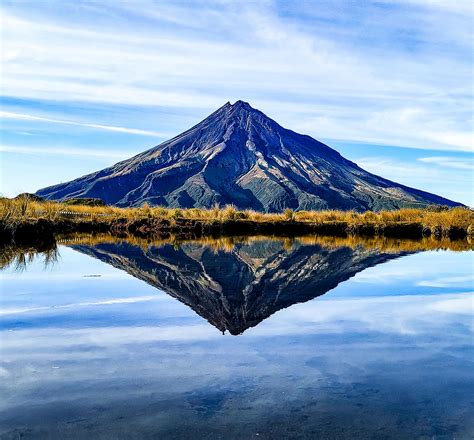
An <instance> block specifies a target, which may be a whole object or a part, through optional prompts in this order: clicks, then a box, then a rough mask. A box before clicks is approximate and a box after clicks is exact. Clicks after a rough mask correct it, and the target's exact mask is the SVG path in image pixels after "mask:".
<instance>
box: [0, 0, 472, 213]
mask: <svg viewBox="0 0 474 440" xmlns="http://www.w3.org/2000/svg"><path fill="white" fill-rule="evenodd" d="M473 8H474V6H473V4H472V2H471V1H464V0H459V1H455V0H453V1H450V2H447V1H444V0H394V1H388V0H378V1H369V0H368V1H364V2H360V1H356V0H355V1H350V0H347V1H344V0H339V1H326V0H322V1H304V0H303V1H265V0H263V1H258V2H252V1H246V2H239V1H224V0H211V1H201V2H194V1H167V0H163V1H161V0H160V1H156V0H155V1H153V0H136V1H133V2H131V1H117V0H100V1H99V0H97V1H94V0H89V1H81V0H71V1H69V0H62V1H57V0H56V1H48V0H35V1H24V0H15V1H10V0H2V2H1V3H0V26H1V31H0V32H1V33H0V36H1V42H0V44H1V47H0V53H1V63H0V68H1V71H0V99H1V104H0V129H1V135H0V172H1V176H0V193H1V194H3V195H6V196H14V195H16V194H18V193H20V192H24V191H28V192H35V191H36V190H38V189H40V188H42V187H45V186H48V185H52V184H56V183H60V182H65V181H68V180H71V179H73V178H76V177H79V176H82V175H84V174H87V173H89V172H92V171H96V170H99V169H102V168H105V167H106V166H109V165H112V164H114V163H116V162H118V161H119V160H121V159H125V158H127V157H130V156H132V155H134V154H137V153H139V152H141V151H144V150H146V149H148V148H151V147H153V146H155V145H157V144H159V143H161V142H163V141H165V140H167V139H169V138H171V137H173V136H175V135H177V134H179V133H181V132H182V131H184V130H186V129H187V128H189V127H191V126H192V125H195V124H196V123H198V122H199V121H200V120H202V119H203V118H204V117H206V116H207V115H208V114H210V113H211V112H213V111H214V110H216V109H217V108H219V107H220V106H222V105H224V104H225V103H226V102H227V101H230V102H234V101H236V100H238V99H242V100H244V101H247V102H249V103H250V104H251V105H252V106H253V107H255V108H258V109H260V110H262V111H263V112H264V113H266V114H267V115H268V116H270V117H271V118H273V119H275V120H276V121H277V122H279V123H280V124H281V125H283V126H284V127H287V128H290V129H292V130H294V131H297V132H300V133H304V134H308V135H310V136H312V137H314V138H316V139H318V140H320V141H322V142H325V143H327V144H328V145H330V146H331V147H333V148H335V149H336V150H338V151H339V152H340V153H341V154H343V155H344V156H345V157H347V158H348V159H350V160H353V161H355V162H356V163H358V164H359V165H360V166H362V167H363V168H365V169H367V170H368V171H371V172H374V173H376V174H379V175H381V176H383V177H386V178H389V179H391V180H395V181H397V182H399V183H403V184H406V185H409V186H413V187H416V188H419V189H423V190H426V191H430V192H433V193H436V194H439V195H442V196H444V197H447V198H450V199H453V200H456V201H459V202H463V203H465V204H468V205H470V206H474V161H473V131H472V130H473V125H472V124H473V100H472V98H473V90H474V82H473V40H474V39H473V32H474V31H473V26H472V23H473V19H474V11H473Z"/></svg>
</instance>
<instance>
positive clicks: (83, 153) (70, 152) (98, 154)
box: [0, 145, 132, 160]
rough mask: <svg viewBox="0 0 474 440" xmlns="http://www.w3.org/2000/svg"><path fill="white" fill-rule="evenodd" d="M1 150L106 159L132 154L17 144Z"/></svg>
mask: <svg viewBox="0 0 474 440" xmlns="http://www.w3.org/2000/svg"><path fill="white" fill-rule="evenodd" d="M0 152H3V153H15V154H40V155H43V154H48V155H54V156H78V157H87V158H91V159H93V158H104V159H115V160H120V159H126V158H128V157H131V156H132V154H130V153H127V152H120V151H110V150H101V149H99V148H90V149H89V148H75V147H61V148H55V147H51V148H49V147H27V146H16V145H0Z"/></svg>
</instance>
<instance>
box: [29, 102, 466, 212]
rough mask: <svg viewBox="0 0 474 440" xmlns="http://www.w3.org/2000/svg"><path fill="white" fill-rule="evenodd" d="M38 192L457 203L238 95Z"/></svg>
mask: <svg viewBox="0 0 474 440" xmlns="http://www.w3.org/2000/svg"><path fill="white" fill-rule="evenodd" d="M36 194H37V195H39V196H41V197H44V198H46V199H53V200H66V199H69V198H77V197H94V198H101V199H102V200H104V201H105V202H106V203H108V204H113V205H117V206H139V205H142V204H143V203H145V202H146V203H149V204H150V205H162V206H169V207H179V208H192V207H198V208H210V207H212V206H213V205H215V204H220V205H225V204H233V205H235V206H236V207H237V208H238V209H254V210H257V211H265V212H275V211H282V210H283V209H285V208H291V209H294V210H319V209H354V210H357V211H365V210H368V209H371V210H380V209H396V208H402V207H424V206H427V205H431V204H442V205H448V206H456V205H461V204H459V203H456V202H453V201H451V200H448V199H445V198H443V197H440V196H437V195H434V194H430V193H427V192H425V191H421V190H417V189H414V188H410V187H407V186H405V185H401V184H398V183H395V182H392V181H390V180H388V179H384V178H382V177H379V176H376V175H374V174H371V173H369V172H367V171H365V170H363V169H362V168H360V167H359V166H358V165H357V164H355V163H354V162H351V161H350V160H348V159H346V158H344V157H343V156H342V155H341V154H340V153H338V152H337V151H336V150H334V149H332V148H331V147H329V146H327V145H325V144H324V143H322V142H319V141H317V140H316V139H313V138H312V137H310V136H307V135H302V134H299V133H296V132H294V131H292V130H289V129H286V128H284V127H282V126H281V125H280V124H278V123H277V122H276V121H274V120H273V119H271V118H269V117H268V116H266V115H265V114H264V113H263V112H261V111H260V110H257V109H254V108H253V107H251V106H250V104H249V103H247V102H244V101H240V100H239V101H236V102H235V103H234V104H231V103H230V102H227V103H226V104H224V105H223V106H222V107H220V108H219V109H217V110H216V111H215V112H213V113H212V114H210V115H209V116H208V117H206V118H205V119H203V120H202V121H201V122H199V123H198V124H196V125H194V126H193V127H191V128H190V129H188V130H186V131H184V132H183V133H181V134H179V135H177V136H175V137H174V138H172V139H170V140H168V141H165V142H163V143H161V144H159V145H157V146H155V147H153V148H151V149H149V150H146V151H144V152H142V153H140V154H138V155H136V156H133V157H132V158H130V159H127V160H124V161H121V162H118V163H117V164H115V165H113V166H111V167H108V168H105V169H103V170H100V171H97V172H95V173H91V174H88V175H86V176H83V177H80V178H78V179H75V180H72V181H70V182H66V183H62V184H59V185H54V186H51V187H48V188H44V189H41V190H39V191H38V192H37V193H36Z"/></svg>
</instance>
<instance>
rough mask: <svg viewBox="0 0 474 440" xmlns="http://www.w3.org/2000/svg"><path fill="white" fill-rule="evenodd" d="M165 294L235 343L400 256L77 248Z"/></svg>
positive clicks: (271, 245) (316, 249)
mask: <svg viewBox="0 0 474 440" xmlns="http://www.w3.org/2000/svg"><path fill="white" fill-rule="evenodd" d="M71 247H72V248H73V249H76V250H78V251H80V252H82V253H85V254H87V255H90V256H93V257H95V258H98V259H99V260H101V261H103V262H105V263H108V264H110V265H112V266H114V267H116V268H118V269H121V270H124V271H125V272H127V273H129V274H130V275H132V276H134V277H136V278H138V279H141V280H143V281H145V282H146V283H148V284H150V285H152V286H155V287H157V288H158V289H160V290H163V291H164V292H166V293H167V294H169V295H171V296H172V297H174V298H176V299H178V300H179V301H181V302H182V303H184V304H186V305H187V306H189V307H190V308H192V309H193V310H194V311H195V312H196V313H198V314H199V315H200V316H202V317H203V318H204V319H206V320H207V321H208V322H209V323H210V324H212V325H213V326H214V327H216V328H218V329H219V330H220V331H222V332H225V331H228V332H229V333H231V334H233V335H237V334H241V333H243V332H244V331H245V330H246V329H248V328H250V327H254V326H256V325H257V324H259V323H260V322H261V321H263V320H264V319H266V318H268V317H269V316H270V315H272V314H273V313H275V312H277V311H278V310H280V309H283V308H286V307H289V306H291V305H293V304H296V303H302V302H306V301H309V300H311V299H313V298H315V297H317V296H320V295H323V294H325V293H326V292H328V291H329V290H331V289H333V288H335V287H336V286H337V285H338V284H339V283H341V282H343V281H345V280H347V279H349V278H350V277H352V276H354V275H355V274H356V273H358V272H360V271H362V270H364V269H366V268H368V267H370V266H375V265H377V264H380V263H383V262H385V261H388V260H390V259H393V258H397V257H398V256H400V255H402V253H399V254H393V253H381V252H380V251H378V250H375V249H366V248H363V247H362V246H359V247H356V248H349V247H341V248H324V247H321V246H319V245H301V244H294V245H293V246H291V248H289V249H288V248H286V247H285V246H284V244H283V243H282V242H281V241H277V240H264V241H257V242H255V243H251V244H238V245H236V246H235V247H234V248H233V249H232V251H224V250H219V251H216V250H215V249H212V248H210V247H208V246H206V245H203V244H199V243H188V244H183V245H181V246H179V247H175V246H173V245H172V244H167V245H164V246H160V247H153V246H152V247H149V248H148V249H146V250H145V249H143V248H141V247H139V246H135V245H132V244H129V243H126V242H124V243H121V244H109V243H104V244H99V245H96V246H83V245H74V246H71Z"/></svg>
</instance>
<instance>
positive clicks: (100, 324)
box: [0, 236, 474, 439]
mask: <svg viewBox="0 0 474 440" xmlns="http://www.w3.org/2000/svg"><path fill="white" fill-rule="evenodd" d="M435 248H436V246H434V247H433V246H432V248H431V249H432V250H427V251H422V250H421V249H423V246H420V245H419V243H413V244H411V243H409V242H404V243H403V244H402V245H400V243H398V242H396V241H392V242H382V241H381V242H380V243H378V242H377V240H371V241H370V242H367V243H365V242H364V241H363V240H362V241H357V240H353V241H350V240H349V241H348V240H346V241H344V240H339V239H336V238H334V239H332V240H331V239H315V238H314V239H311V238H306V239H297V240H292V239H276V238H268V237H266V238H265V237H254V238H246V239H215V240H213V239H204V240H200V241H187V242H178V241H172V240H168V241H166V240H164V241H161V242H152V243H147V242H146V241H144V240H142V241H140V240H135V241H123V240H118V239H113V238H111V237H102V238H100V237H99V238H91V237H83V236H77V237H72V238H71V237H70V238H64V239H62V240H59V244H58V247H57V248H53V249H48V250H45V252H38V253H34V252H29V253H24V252H21V251H18V252H16V250H14V249H13V250H11V249H10V251H9V252H10V253H9V254H8V255H7V253H6V252H5V255H4V257H3V264H4V265H5V267H4V269H3V270H2V271H0V277H1V278H0V279H1V297H0V299H1V311H0V331H1V336H0V348H1V359H0V379H1V380H0V396H1V399H0V438H2V439H20V438H21V439H43V438H47V439H249V438H260V439H277V438H283V439H286V438H288V439H306V438H308V439H314V438H316V439H472V438H473V437H474V349H473V347H474V343H473V341H474V336H473V335H474V333H473V326H474V323H473V304H474V303H473V290H474V289H473V281H474V279H473V264H474V259H473V252H472V251H471V250H469V246H467V247H466V246H464V247H463V246H460V247H459V246H458V247H456V246H448V248H447V249H451V250H435ZM428 249H430V248H429V247H428ZM453 249H454V250H453ZM456 249H460V250H456Z"/></svg>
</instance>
